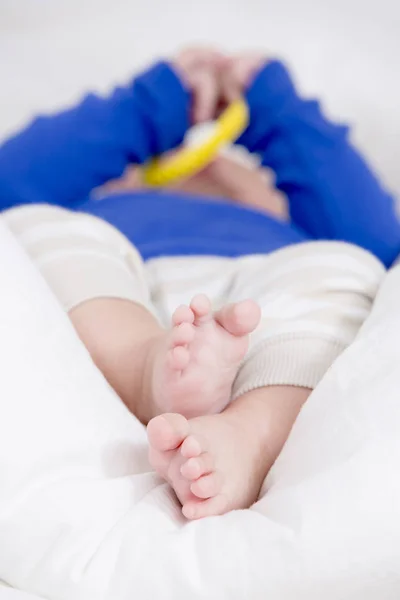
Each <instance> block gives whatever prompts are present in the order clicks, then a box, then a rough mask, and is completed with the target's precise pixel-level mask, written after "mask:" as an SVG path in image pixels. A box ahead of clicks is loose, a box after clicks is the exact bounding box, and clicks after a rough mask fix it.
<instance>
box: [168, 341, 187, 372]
mask: <svg viewBox="0 0 400 600" xmlns="http://www.w3.org/2000/svg"><path fill="white" fill-rule="evenodd" d="M167 360H168V366H169V368H170V369H172V370H173V371H183V369H186V367H187V366H188V364H189V362H190V354H189V350H188V349H187V348H185V347H184V346H176V348H173V349H172V350H170V351H169V352H168V357H167Z"/></svg>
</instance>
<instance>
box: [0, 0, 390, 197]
mask: <svg viewBox="0 0 400 600" xmlns="http://www.w3.org/2000/svg"><path fill="white" fill-rule="evenodd" d="M399 32H400V2H398V0H379V1H378V0H376V1H374V2H373V1H371V0H203V1H202V2H191V1H190V0H167V1H166V0H95V1H94V0H0V137H4V136H5V135H7V134H9V133H10V132H12V131H14V130H15V129H16V128H17V127H19V126H20V125H21V124H23V123H24V122H25V121H26V120H27V119H28V118H30V116H32V115H33V114H35V113H37V112H38V111H47V110H53V109H55V108H58V107H60V106H63V105H65V104H66V103H70V102H72V101H73V100H75V99H76V98H78V97H79V95H80V94H82V93H83V92H84V91H85V90H87V89H89V88H90V89H97V90H101V91H104V90H106V89H107V87H108V86H110V85H111V84H113V83H116V82H118V81H123V80H125V79H127V78H129V77H130V76H131V75H132V74H133V72H134V71H135V69H137V68H140V67H141V66H142V65H144V64H146V63H147V62H149V61H151V60H152V59H153V58H157V57H159V56H162V55H168V54H169V53H171V52H172V51H174V50H175V49H176V48H177V47H179V46H181V45H183V44H185V43H191V42H212V43H217V44H219V45H220V46H222V47H224V48H226V49H231V50H239V49H243V48H263V49H265V50H266V52H269V53H270V54H276V55H279V56H282V57H284V58H285V59H286V60H287V61H288V62H289V63H290V65H291V66H292V68H293V70H294V73H295V74H296V77H297V80H298V82H299V84H300V86H301V88H302V89H303V90H304V92H306V93H307V94H312V95H318V96H321V97H322V98H323V99H324V103H325V106H326V109H327V110H328V112H329V113H330V115H332V116H334V117H335V118H337V119H339V120H344V121H347V122H349V123H350V124H352V125H354V137H355V140H356V142H357V143H358V144H359V145H360V146H361V147H362V148H363V150H364V151H366V152H367V154H368V156H369V157H370V158H372V159H373V161H374V164H375V166H376V167H377V168H378V170H379V171H380V172H381V173H382V174H383V175H384V176H385V181H386V183H388V184H389V186H390V187H391V188H392V189H395V190H396V191H397V192H398V193H400V168H399V165H400V35H399Z"/></svg>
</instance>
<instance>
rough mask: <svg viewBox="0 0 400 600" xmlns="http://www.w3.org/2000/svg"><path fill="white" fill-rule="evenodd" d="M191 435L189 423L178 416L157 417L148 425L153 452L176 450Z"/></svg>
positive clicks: (148, 434) (148, 435)
mask: <svg viewBox="0 0 400 600" xmlns="http://www.w3.org/2000/svg"><path fill="white" fill-rule="evenodd" d="M188 433H189V422H188V421H187V419H185V417H183V416H182V415H178V414H173V413H171V414H165V415H160V416H159V417H155V418H154V419H152V420H151V421H150V423H149V424H148V425H147V437H148V440H149V444H150V446H151V448H152V449H153V450H157V451H159V452H166V451H169V450H175V449H176V448H178V447H179V446H180V445H181V444H182V442H183V441H184V440H185V438H186V436H187V435H188Z"/></svg>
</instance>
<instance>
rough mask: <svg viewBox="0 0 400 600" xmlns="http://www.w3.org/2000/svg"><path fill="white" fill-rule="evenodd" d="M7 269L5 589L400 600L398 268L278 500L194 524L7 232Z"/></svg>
mask: <svg viewBox="0 0 400 600" xmlns="http://www.w3.org/2000/svg"><path fill="white" fill-rule="evenodd" d="M0 257H1V261H0V289H1V294H0V314H1V321H0V322H1V330H0V364H1V366H2V374H1V378H0V579H3V580H4V581H5V582H7V583H8V584H10V585H12V586H14V587H16V588H19V589H22V590H26V591H28V592H31V593H33V594H37V595H39V596H43V597H45V598H50V599H53V600H128V599H129V600H131V599H132V598H139V599H140V600H147V599H148V600H150V599H157V600H164V599H165V600H167V599H178V600H179V599H180V598H182V599H189V598H190V599H191V600H197V599H207V600H213V599H215V600H224V599H226V600H244V599H245V598H249V599H251V600H257V599H260V600H261V599H262V600H266V599H269V600H303V599H304V600H321V599H322V598H323V599H324V600H347V599H349V600H350V599H351V600H358V599H359V600H391V599H393V600H398V598H399V596H400V561H399V558H400V550H399V548H400V476H399V474H398V473H399V463H400V440H399V432H400V402H399V392H398V390H399V387H400V373H399V359H400V350H399V345H398V339H399V335H400V310H399V309H400V268H397V269H396V270H394V271H393V272H392V273H391V274H390V275H389V276H388V277H387V279H386V282H385V283H384V285H383V288H382V291H381V292H380V295H379V297H378V301H377V304H376V307H375V309H374V311H373V313H372V316H371V317H370V319H369V320H368V321H367V323H366V325H365V326H364V328H363V330H362V332H361V334H360V336H359V338H358V340H357V341H356V342H355V343H354V344H353V346H352V347H351V348H350V349H349V350H348V351H347V352H346V353H345V354H344V355H343V357H342V358H340V359H339V360H338V361H337V363H336V364H335V366H334V367H333V368H332V370H331V371H330V372H329V374H328V375H327V376H326V378H325V380H324V381H323V383H322V384H321V385H320V387H319V388H318V389H317V391H316V392H315V393H314V394H313V395H312V397H311V398H310V400H309V402H308V403H307V405H306V406H305V408H304V410H303V411H302V413H301V415H300V417H299V419H298V421H297V423H296V425H295V427H294V430H293V432H292V435H291V436H290V439H289V442H288V443H287V445H286V447H285V449H284V451H283V453H282V455H281V457H280V459H279V460H278V462H277V463H276V465H275V467H274V469H273V471H272V472H271V474H270V476H269V478H268V480H267V482H266V486H265V489H264V491H265V490H266V489H267V488H268V489H269V491H268V493H267V494H266V495H264V494H263V498H262V499H261V500H260V502H259V503H258V504H257V505H256V506H254V507H253V509H252V510H248V511H240V512H235V513H231V514H228V515H226V516H224V517H218V518H213V519H208V520H204V521H201V522H195V523H190V524H188V523H186V522H185V521H184V520H183V518H182V517H181V516H180V511H179V508H178V506H177V503H176V501H175V499H174V496H173V494H172V493H171V492H170V490H169V488H168V486H167V485H164V484H163V483H162V482H161V481H160V480H158V479H157V477H155V476H154V475H153V474H152V473H151V472H150V470H149V467H148V464H147V460H146V438H145V432H144V429H143V427H142V426H141V425H140V424H139V423H138V422H137V421H136V420H135V418H134V417H133V416H132V415H131V414H130V413H129V412H128V411H127V410H126V409H125V407H124V406H123V405H122V403H121V402H120V401H119V400H118V399H117V397H116V396H115V394H114V393H113V392H112V390H111V389H110V388H109V386H108V385H107V383H106V382H105V380H104V379H103V377H102V376H101V375H100V373H99V372H98V371H97V369H96V368H95V367H94V366H93V364H92V363H91V361H90V358H89V356H88V354H87V352H86V351H85V349H84V348H83V346H82V345H81V343H80V341H79V340H78V338H77V336H76V335H75V333H74V331H73V329H72V327H71V325H70V324H69V322H68V319H67V317H66V316H65V315H64V314H63V312H62V311H61V309H60V308H59V307H58V305H57V303H56V301H55V299H54V298H53V296H52V295H51V293H50V292H49V290H48V289H47V287H46V285H45V283H44V281H42V280H41V278H40V277H39V275H38V274H37V273H36V272H35V270H34V268H33V266H32V265H31V264H30V262H29V260H28V259H27V257H26V256H25V255H24V254H23V252H22V250H21V249H20V248H19V247H18V246H17V244H16V242H15V240H14V239H13V237H12V236H11V234H10V233H9V232H8V231H7V230H6V229H5V228H4V226H3V225H2V224H1V223H0ZM3 594H6V595H5V596H2V595H1V592H0V598H1V600H5V599H7V600H13V598H12V596H11V597H10V595H9V594H10V592H9V591H8V590H7V591H4V592H3ZM15 600H24V598H23V597H20V598H19V597H18V595H17V596H16V597H15ZM32 600H33V599H32Z"/></svg>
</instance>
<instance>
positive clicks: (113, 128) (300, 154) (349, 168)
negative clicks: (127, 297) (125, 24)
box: [0, 61, 400, 265]
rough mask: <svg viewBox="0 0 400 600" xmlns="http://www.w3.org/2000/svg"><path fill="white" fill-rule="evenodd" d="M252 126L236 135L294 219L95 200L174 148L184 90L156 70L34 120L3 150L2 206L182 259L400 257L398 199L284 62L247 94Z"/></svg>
mask: <svg viewBox="0 0 400 600" xmlns="http://www.w3.org/2000/svg"><path fill="white" fill-rule="evenodd" d="M247 101H248V103H249V107H250V115H251V122H250V126H249V128H248V129H247V131H246V132H245V133H244V135H243V136H242V138H241V139H240V140H239V142H240V143H241V144H243V145H244V146H246V147H247V148H248V150H249V151H250V152H256V153H258V154H260V156H261V159H262V163H263V164H264V165H265V166H268V167H270V168H271V169H272V170H273V171H274V172H275V175H276V185H277V187H278V188H279V189H280V190H281V191H282V192H283V193H284V194H286V196H287V198H288V201H289V209H290V216H291V223H290V224H285V223H281V222H279V221H277V220H275V219H274V218H273V217H269V216H267V215H265V214H261V213H259V212H257V211H254V210H249V209H247V208H244V207H240V206H238V205H237V204H233V203H232V204H229V203H227V202H223V201H220V202H215V201H210V200H207V199H206V198H199V197H191V198H190V200H188V198H187V197H186V196H185V195H182V194H180V193H178V192H158V191H153V190H149V191H137V192H130V193H123V194H121V193H119V194H115V193H114V194H110V195H108V196H104V197H102V198H101V199H100V200H99V199H96V198H94V197H91V191H92V190H93V189H94V188H96V187H98V186H101V185H102V184H104V183H105V182H107V181H109V180H110V179H115V178H117V177H119V176H120V175H121V174H122V173H123V171H124V170H125V168H126V167H127V165H129V164H131V163H144V162H145V161H147V160H148V159H149V158H151V157H152V156H155V155H159V154H162V153H163V152H166V151H167V150H170V149H172V148H175V147H176V146H178V145H179V144H180V143H181V142H182V140H183V137H184V135H185V133H186V131H187V129H188V127H189V114H190V94H189V92H188V91H187V90H186V89H185V88H184V86H183V85H182V83H181V82H180V80H179V78H178V77H177V76H176V74H175V73H174V71H173V69H172V68H171V67H170V66H169V65H168V64H166V63H160V64H158V65H156V66H155V67H153V68H152V69H151V70H149V71H148V72H146V73H144V74H143V75H141V76H140V77H138V78H136V79H135V81H133V83H132V84H130V85H128V86H127V87H123V88H118V89H116V90H115V91H114V92H113V94H112V95H111V96H110V97H108V98H100V97H97V96H95V95H89V96H87V97H86V98H85V99H84V100H83V101H82V102H81V103H80V104H79V105H78V106H76V107H75V108H72V109H71V110H67V111H64V112H62V113H60V114H58V115H55V116H47V117H39V118H37V119H35V120H34V121H33V122H32V124H31V125H30V126H29V127H28V128H27V129H25V130H24V131H22V132H21V133H20V134H19V135H17V136H15V137H14V138H12V139H10V140H9V141H7V142H6V143H4V144H3V146H2V147H0V210H2V209H6V208H11V207H14V206H17V205H21V204H28V203H49V204H55V205H59V206H63V207H67V208H70V209H73V210H80V211H85V212H87V213H89V214H93V215H96V216H98V217H101V218H103V219H105V220H106V221H108V222H109V223H111V224H112V225H114V226H116V227H117V228H118V229H119V230H120V231H122V232H123V233H124V234H125V235H126V236H127V237H128V238H129V240H131V242H132V243H134V244H135V245H136V247H137V248H138V250H139V251H140V252H141V254H142V255H143V257H144V258H145V259H149V258H154V257H159V256H171V255H188V254H196V255H199V254H200V255H201V254H208V255H220V256H240V255H245V254H252V253H268V252H272V251H274V250H276V249H278V248H282V247H284V246H287V245H289V244H295V243H298V242H302V241H305V240H315V239H325V240H343V241H347V242H352V243H355V244H358V245H360V246H362V247H364V248H366V249H368V250H370V251H371V252H373V253H374V254H375V255H376V256H377V257H378V258H380V259H381V260H382V261H383V262H384V263H385V264H386V265H390V264H391V263H392V262H393V260H394V259H395V258H396V257H397V255H398V254H399V253H400V225H399V221H398V219H397V217H396V212H395V208H394V201H393V199H392V198H391V197H390V195H388V194H387V193H386V192H385V191H384V190H383V189H382V187H381V185H380V184H379V182H378V181H377V179H376V178H375V176H374V174H373V173H372V172H371V170H370V169H369V168H368V166H367V165H366V163H365V162H364V160H363V159H362V157H361V156H360V155H359V154H358V153H357V152H356V150H355V149H354V148H353V147H352V146H351V144H350V143H349V141H348V136H347V129H346V128H345V127H342V126H338V125H335V124H332V123H330V122H328V121H327V120H326V119H325V118H324V116H323V115H322V113H321V110H320V108H319V105H318V103H316V102H311V101H306V100H303V99H302V98H300V97H299V96H298V94H297V93H296V90H295V88H294V85H293V83H292V81H291V78H290V76H289V74H288V72H287V70H286V69H285V67H284V66H283V64H282V63H280V62H278V61H274V62H271V63H269V64H268V65H266V66H265V68H264V69H263V70H262V71H261V72H260V73H259V74H258V76H257V77H256V79H255V81H254V83H253V85H252V86H251V88H250V89H249V91H248V93H247Z"/></svg>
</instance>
